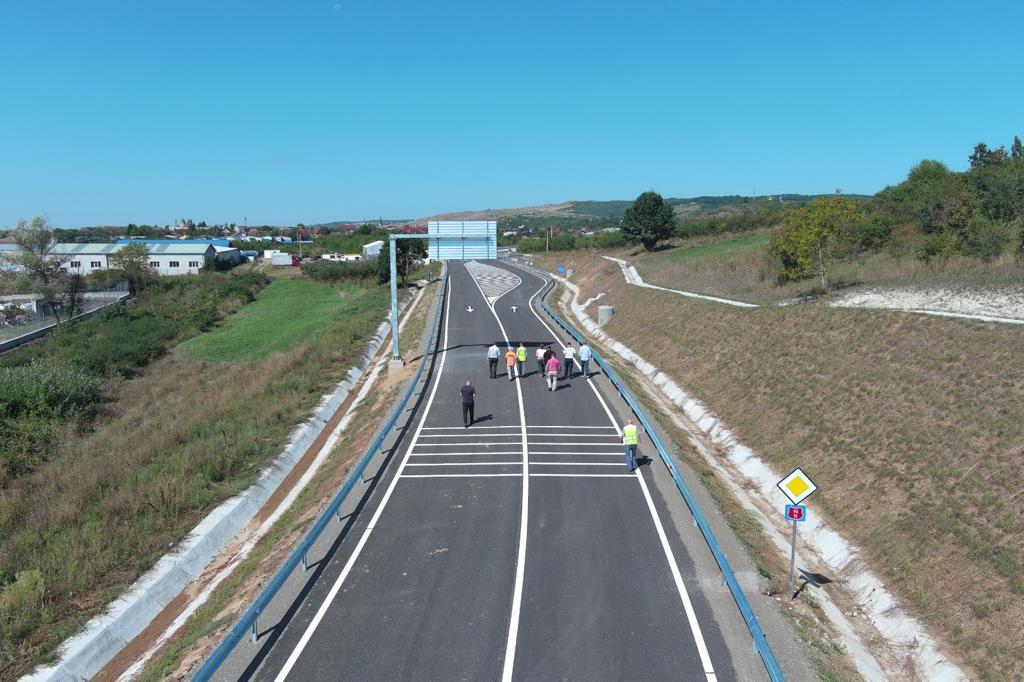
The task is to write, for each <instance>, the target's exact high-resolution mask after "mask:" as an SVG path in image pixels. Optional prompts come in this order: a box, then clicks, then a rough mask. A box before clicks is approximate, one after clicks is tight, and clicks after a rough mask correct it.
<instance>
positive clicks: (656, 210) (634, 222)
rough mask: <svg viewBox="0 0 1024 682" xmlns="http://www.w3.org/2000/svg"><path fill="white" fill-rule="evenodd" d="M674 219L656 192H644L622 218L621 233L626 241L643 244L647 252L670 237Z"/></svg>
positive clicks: (670, 210) (669, 209) (669, 207)
mask: <svg viewBox="0 0 1024 682" xmlns="http://www.w3.org/2000/svg"><path fill="white" fill-rule="evenodd" d="M674 230H675V217H674V215H673V213H672V207H671V206H667V205H666V204H665V200H664V199H662V198H661V195H660V194H658V193H657V192H654V191H650V192H644V193H643V194H641V195H640V196H638V197H637V198H636V200H635V201H634V202H633V205H632V206H630V207H629V208H627V209H626V212H625V213H624V214H623V216H622V232H623V234H624V235H625V236H626V239H627V240H629V241H631V242H634V243H640V244H643V246H644V248H645V249H647V250H648V251H649V250H651V249H653V248H654V246H655V244H657V243H658V242H659V241H661V240H663V239H668V238H669V237H671V236H672V232H673V231H674Z"/></svg>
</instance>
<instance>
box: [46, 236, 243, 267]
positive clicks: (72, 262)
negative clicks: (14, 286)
mask: <svg viewBox="0 0 1024 682" xmlns="http://www.w3.org/2000/svg"><path fill="white" fill-rule="evenodd" d="M125 246H126V244H54V246H53V248H52V249H51V250H50V253H52V254H54V255H56V256H60V257H62V258H66V259H67V262H65V263H64V264H63V265H62V266H61V269H62V270H64V271H66V272H70V273H72V274H76V275H88V274H89V273H91V272H96V271H97V270H109V269H111V268H112V264H111V261H110V257H111V256H113V255H114V254H115V253H117V252H118V251H120V250H121V249H123V248H124V247H125ZM145 246H146V248H147V249H149V267H150V268H152V269H153V270H154V271H156V273H157V274H160V275H194V274H197V273H198V272H199V270H200V269H201V268H202V267H203V266H204V265H206V264H207V263H208V262H211V261H214V260H230V261H233V262H236V263H237V262H240V261H241V260H242V254H241V253H240V252H239V250H238V249H234V248H230V247H224V246H214V245H213V244H180V243H177V242H174V241H170V240H168V242H167V243H166V244H152V243H151V244H145Z"/></svg>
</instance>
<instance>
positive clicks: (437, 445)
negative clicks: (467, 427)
mask: <svg viewBox="0 0 1024 682" xmlns="http://www.w3.org/2000/svg"><path fill="white" fill-rule="evenodd" d="M488 445H519V441H517V440H513V441H501V442H500V443H494V442H480V443H417V444H416V447H417V448H420V449H423V448H443V447H449V448H481V447H486V446H488Z"/></svg>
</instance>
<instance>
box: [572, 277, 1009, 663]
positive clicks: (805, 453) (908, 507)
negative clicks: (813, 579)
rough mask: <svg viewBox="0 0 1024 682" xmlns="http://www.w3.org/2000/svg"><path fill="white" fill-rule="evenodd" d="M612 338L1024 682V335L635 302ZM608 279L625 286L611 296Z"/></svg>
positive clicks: (987, 658) (984, 656) (971, 652)
mask: <svg viewBox="0 0 1024 682" xmlns="http://www.w3.org/2000/svg"><path fill="white" fill-rule="evenodd" d="M577 272H580V273H585V275H584V277H583V279H582V280H581V284H582V285H583V298H584V299H586V298H589V297H590V296H593V295H595V294H597V293H598V292H600V291H604V292H606V296H605V297H604V298H602V299H601V303H603V304H604V303H609V304H611V305H613V306H615V310H616V313H615V316H614V318H613V319H612V321H611V322H610V323H609V325H608V326H607V327H606V329H607V331H608V333H610V334H611V335H612V336H614V337H615V338H617V339H619V340H621V341H623V342H624V343H626V344H627V345H628V346H630V347H631V348H633V349H634V350H635V351H637V352H638V353H640V354H641V355H643V356H644V357H646V358H647V359H649V360H651V361H652V362H654V363H655V364H656V365H657V366H658V367H659V368H660V369H661V370H663V371H664V372H666V373H667V374H669V375H670V376H672V377H673V378H674V379H675V380H676V381H678V382H679V384H680V385H681V386H684V387H685V388H686V389H687V390H689V391H691V392H692V393H693V394H694V395H695V396H696V397H698V398H699V399H701V400H702V401H703V402H704V403H705V404H706V405H707V406H708V407H709V408H710V409H712V410H714V411H715V412H716V413H718V414H719V415H720V416H721V417H722V418H723V420H724V421H725V422H726V423H727V424H728V425H729V426H730V427H731V428H733V429H734V430H735V432H736V433H737V435H738V436H739V437H740V438H741V439H742V440H743V441H744V442H745V443H747V444H749V445H751V446H753V447H754V448H755V449H756V450H758V451H759V452H760V453H761V454H762V455H763V456H764V457H765V458H766V459H767V460H768V461H770V462H771V463H772V464H773V465H774V466H775V468H776V469H777V470H778V471H780V472H783V473H784V472H786V471H789V470H790V469H792V468H793V467H795V466H797V465H800V466H803V467H804V468H805V469H806V470H807V471H808V472H809V473H810V474H811V475H812V476H814V479H815V481H816V482H817V483H818V484H819V486H820V487H821V490H820V492H819V493H818V494H817V495H816V496H815V499H814V501H813V506H815V507H816V508H818V509H819V510H821V511H822V512H823V513H824V514H825V515H826V517H827V518H828V519H829V521H830V522H831V523H832V524H834V526H835V527H836V528H837V529H839V530H840V531H841V532H842V533H843V534H844V535H846V536H847V537H848V538H849V539H850V540H852V541H853V542H854V543H856V544H857V545H859V546H860V547H861V548H862V549H863V550H864V557H865V558H866V559H867V560H868V562H869V563H870V564H871V566H872V567H873V568H874V569H875V570H876V571H877V572H878V573H879V574H880V575H881V576H882V577H883V579H884V580H885V581H886V583H887V584H888V585H889V586H890V587H892V588H893V590H894V591H895V592H896V593H897V594H899V595H900V596H901V597H902V598H904V599H906V600H907V601H908V602H909V603H910V604H911V605H912V610H913V611H914V612H916V613H917V614H918V615H919V616H921V617H922V618H923V619H924V621H925V622H926V623H927V624H928V626H929V628H930V629H931V631H932V632H933V633H935V634H937V635H939V636H940V637H942V638H943V639H944V640H945V641H946V642H947V643H948V644H949V645H950V648H951V649H952V651H953V653H954V654H955V655H957V656H958V657H960V658H962V659H963V660H964V661H965V662H966V663H967V664H968V665H969V666H971V667H973V668H974V669H975V670H977V671H979V672H980V673H981V674H982V675H983V676H984V677H985V678H987V679H1015V678H1018V677H1020V676H1021V675H1024V630H1022V629H1021V628H1020V627H1019V623H1020V622H1021V620H1022V619H1024V488H1022V486H1024V419H1021V415H1022V414H1024V366H1022V365H1021V362H1020V357H1021V356H1020V349H1021V347H1022V343H1024V330H1022V329H1020V328H1017V327H1014V326H1008V325H995V324H980V323H969V322H962V321H952V320H946V319H936V318H930V317H926V316H915V315H907V314H902V313H890V312H876V311H861V310H847V309H833V308H829V307H826V306H822V305H816V304H807V305H800V306H788V307H783V308H779V307H774V306H772V307H764V308H759V309H756V310H738V309H733V308H730V307H728V306H723V305H718V304H713V303H707V302H701V301H692V300H687V299H683V298H681V297H679V296H676V295H674V294H670V293H665V292H659V291H653V290H649V289H642V288H639V287H627V286H626V285H624V284H622V283H621V282H622V278H621V274H620V273H618V272H617V266H615V265H614V264H613V263H608V262H607V261H603V260H602V259H599V258H594V259H592V260H591V261H589V262H586V263H583V262H579V263H577ZM609 282H614V283H613V284H611V285H609Z"/></svg>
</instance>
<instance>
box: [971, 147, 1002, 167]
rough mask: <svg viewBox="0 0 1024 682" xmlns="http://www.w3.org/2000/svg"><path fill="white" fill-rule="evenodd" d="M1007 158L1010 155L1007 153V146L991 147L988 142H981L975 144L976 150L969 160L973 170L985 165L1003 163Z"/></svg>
mask: <svg viewBox="0 0 1024 682" xmlns="http://www.w3.org/2000/svg"><path fill="white" fill-rule="evenodd" d="M1007 158H1009V157H1008V156H1007V154H1006V148H1005V147H1000V148H999V149H989V148H988V145H987V144H985V143H984V142H979V143H978V144H976V145H974V151H973V152H972V153H971V155H970V157H968V160H969V161H970V162H971V170H977V169H979V168H984V167H985V166H992V165H995V164H999V163H1003V162H1004V161H1006V160H1007Z"/></svg>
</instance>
